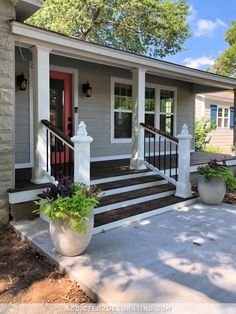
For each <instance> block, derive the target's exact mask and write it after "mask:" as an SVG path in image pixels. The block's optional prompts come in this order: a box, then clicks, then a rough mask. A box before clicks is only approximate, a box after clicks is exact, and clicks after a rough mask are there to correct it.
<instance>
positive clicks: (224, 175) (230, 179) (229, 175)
mask: <svg viewBox="0 0 236 314" xmlns="http://www.w3.org/2000/svg"><path fill="white" fill-rule="evenodd" d="M198 173H199V174H201V175H203V176H204V177H205V178H206V179H207V180H209V179H211V178H218V179H220V180H221V181H223V182H225V184H226V188H227V189H228V190H230V191H232V190H235V189H236V179H235V177H234V174H233V172H232V170H231V169H230V168H229V167H228V166H227V164H226V161H225V160H222V163H219V162H217V160H215V159H213V160H211V161H210V162H208V164H207V165H206V166H200V167H198Z"/></svg>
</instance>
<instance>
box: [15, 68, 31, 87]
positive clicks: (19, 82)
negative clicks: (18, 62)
mask: <svg viewBox="0 0 236 314" xmlns="http://www.w3.org/2000/svg"><path fill="white" fill-rule="evenodd" d="M27 82H28V81H27V79H26V78H25V76H24V74H23V72H22V73H21V74H20V75H18V76H17V79H16V84H17V86H18V87H19V89H20V90H26V88H27Z"/></svg>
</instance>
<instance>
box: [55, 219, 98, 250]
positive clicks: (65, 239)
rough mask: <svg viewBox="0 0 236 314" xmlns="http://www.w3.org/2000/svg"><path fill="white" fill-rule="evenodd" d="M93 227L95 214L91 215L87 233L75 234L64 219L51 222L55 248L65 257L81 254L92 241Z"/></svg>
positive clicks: (87, 224)
mask: <svg viewBox="0 0 236 314" xmlns="http://www.w3.org/2000/svg"><path fill="white" fill-rule="evenodd" d="M93 225H94V214H91V218H90V220H89V221H88V222H87V223H86V226H87V232H86V233H78V232H75V231H74V230H72V229H71V228H70V227H69V226H68V224H67V221H66V220H64V219H57V220H56V221H54V222H51V221H50V235H51V239H52V242H53V244H54V246H55V248H56V249H57V251H58V252H59V253H61V254H62V255H64V256H76V255H79V254H81V253H82V252H83V251H84V250H85V249H86V248H87V247H88V245H89V243H90V241H91V238H92V235H93Z"/></svg>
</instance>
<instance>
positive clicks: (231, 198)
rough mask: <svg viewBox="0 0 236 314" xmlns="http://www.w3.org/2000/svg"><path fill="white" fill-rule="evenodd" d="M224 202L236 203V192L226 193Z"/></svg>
mask: <svg viewBox="0 0 236 314" xmlns="http://www.w3.org/2000/svg"><path fill="white" fill-rule="evenodd" d="M224 202H225V203H227V204H231V205H236V192H233V193H227V194H225V198H224Z"/></svg>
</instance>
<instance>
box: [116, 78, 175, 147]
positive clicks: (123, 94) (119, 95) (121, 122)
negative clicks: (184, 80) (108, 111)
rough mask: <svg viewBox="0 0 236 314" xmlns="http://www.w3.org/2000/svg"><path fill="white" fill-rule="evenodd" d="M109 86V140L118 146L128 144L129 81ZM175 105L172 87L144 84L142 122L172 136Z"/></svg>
mask: <svg viewBox="0 0 236 314" xmlns="http://www.w3.org/2000/svg"><path fill="white" fill-rule="evenodd" d="M111 86H112V90H113V93H112V97H113V98H112V112H113V114H112V122H111V126H112V130H111V134H112V139H111V140H112V142H120V143H124V142H130V141H131V137H132V109H133V100H132V82H131V81H128V80H125V79H124V80H123V79H114V80H113V81H112V85H111ZM157 96H158V98H157ZM175 104H176V89H175V88H165V87H164V86H163V87H161V86H158V85H153V84H147V86H146V87H145V123H146V124H149V125H151V126H153V127H157V128H159V129H161V130H162V131H163V132H166V133H168V134H171V135H173V133H174V113H175ZM157 115H158V116H157Z"/></svg>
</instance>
